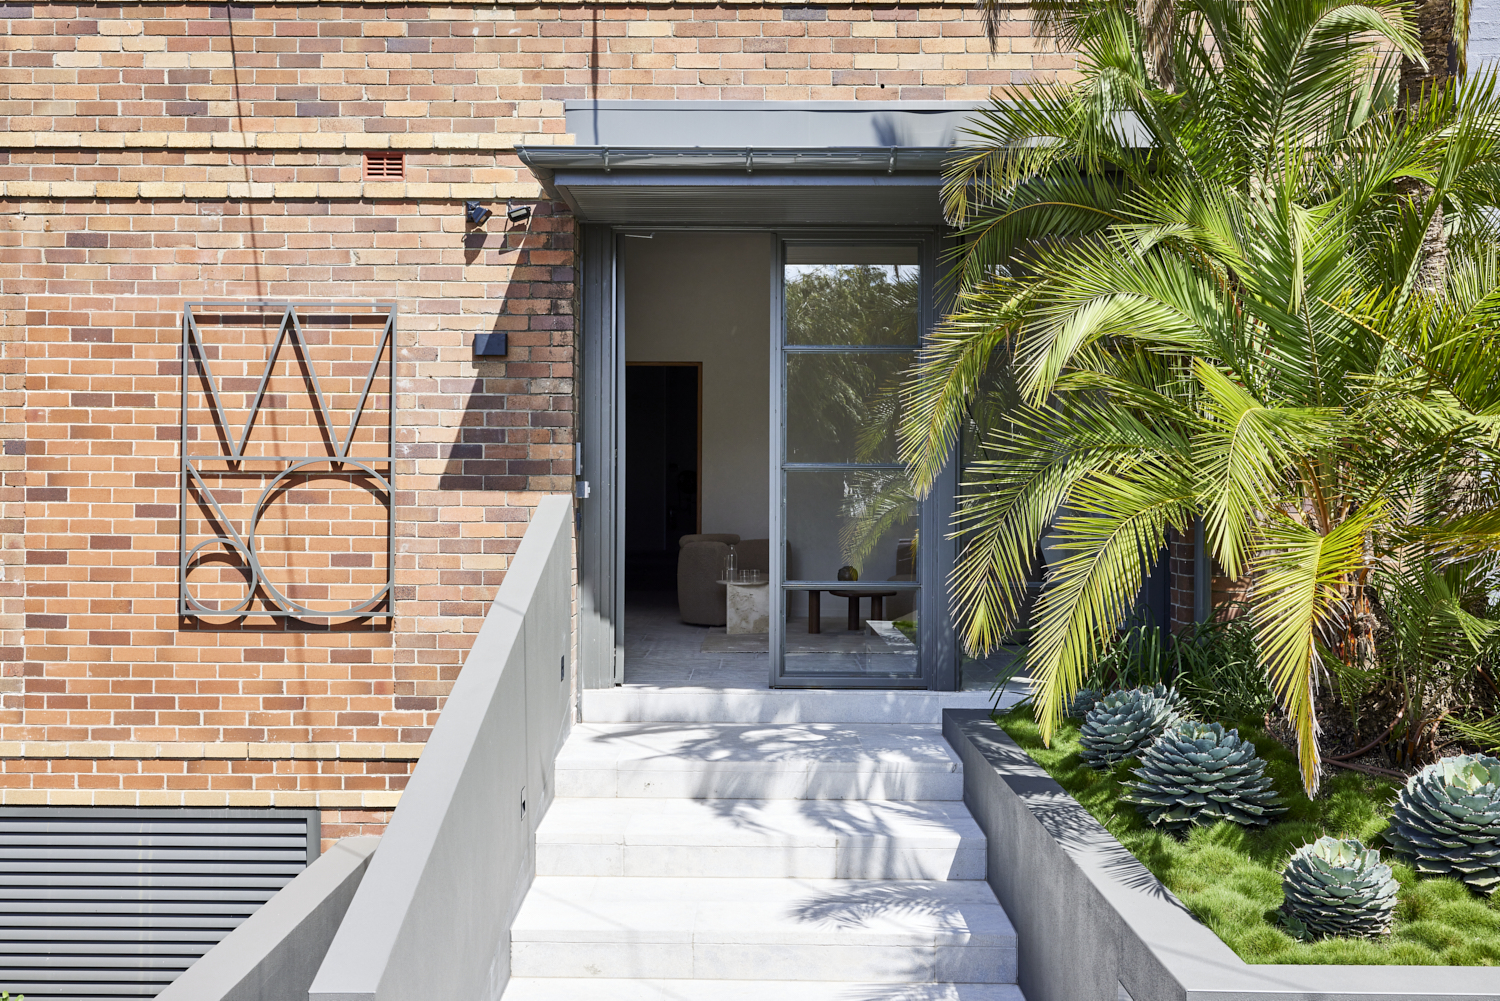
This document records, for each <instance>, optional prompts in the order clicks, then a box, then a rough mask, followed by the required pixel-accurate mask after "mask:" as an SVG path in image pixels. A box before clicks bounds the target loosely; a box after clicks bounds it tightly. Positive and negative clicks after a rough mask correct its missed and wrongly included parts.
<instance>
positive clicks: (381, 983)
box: [308, 496, 573, 1001]
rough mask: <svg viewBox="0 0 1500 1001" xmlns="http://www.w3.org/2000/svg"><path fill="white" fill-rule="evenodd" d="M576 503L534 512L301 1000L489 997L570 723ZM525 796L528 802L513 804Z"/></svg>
mask: <svg viewBox="0 0 1500 1001" xmlns="http://www.w3.org/2000/svg"><path fill="white" fill-rule="evenodd" d="M572 514H573V503H572V499H571V498H569V497H565V496H550V497H546V498H544V499H543V500H542V502H541V504H540V505H539V506H538V507H537V510H536V513H535V514H534V515H532V519H531V524H530V525H529V526H528V528H527V530H526V536H525V538H524V539H523V540H522V542H521V547H520V549H519V551H518V552H517V553H516V556H515V559H514V560H513V561H512V562H511V566H510V569H509V570H508V571H507V572H506V575H505V580H504V582H503V583H502V584H501V585H500V591H499V594H497V595H496V597H495V602H494V604H493V605H492V606H491V608H490V612H489V615H488V616H487V617H486V618H485V621H484V625H483V626H482V627H481V629H480V631H479V635H478V636H477V637H476V638H475V640H474V646H473V648H472V649H471V650H470V652H469V656H468V658H467V659H466V660H465V661H464V667H463V670H462V672H460V674H459V677H458V681H457V682H456V683H455V684H454V686H453V691H452V692H451V693H450V694H449V696H448V701H447V703H446V705H445V706H444V709H443V714H442V716H441V717H439V719H438V725H437V726H436V727H435V728H434V729H433V732H432V737H431V739H430V740H429V741H428V742H427V745H426V747H425V748H424V749H423V751H422V758H421V760H420V761H419V762H418V763H417V767H416V770H415V771H414V772H413V773H412V777H411V781H410V782H409V783H408V784H407V787H406V791H405V792H404V793H403V794H402V796H401V803H400V806H398V807H397V809H396V812H395V814H394V816H393V817H392V818H391V823H390V825H389V826H388V827H387V828H386V833H385V835H384V836H383V837H382V838H381V843H380V851H379V852H378V853H377V854H376V856H375V859H374V861H373V862H372V863H371V864H370V869H369V872H367V873H366V875H365V878H364V880H363V882H361V884H360V886H359V890H358V891H357V892H356V893H355V896H354V901H353V903H351V904H350V906H349V911H348V914H347V915H346V916H345V918H344V922H343V924H342V925H341V926H340V927H339V930H338V934H337V935H336V936H335V937H334V940H333V944H332V946H331V947H330V948H329V950H328V955H327V958H326V959H324V961H323V965H322V967H321V968H320V969H319V970H318V975H317V977H316V978H315V979H314V981H313V984H312V987H311V989H310V990H309V991H308V997H309V999H311V1001H377V999H378V1001H496V999H498V998H499V997H500V994H501V993H502V992H503V991H504V990H505V985H506V983H507V982H508V981H509V979H510V924H511V919H512V918H513V917H514V916H515V912H516V909H517V908H518V907H519V906H520V903H521V899H522V897H524V896H525V895H526V890H527V889H528V888H529V887H530V885H531V880H532V877H533V876H534V875H535V873H536V856H535V850H534V844H535V833H536V825H537V823H538V822H539V821H540V820H541V818H542V815H543V814H544V813H545V812H546V810H547V807H548V806H549V805H550V804H551V801H552V795H553V792H552V790H553V762H554V760H555V758H556V756H557V751H558V748H559V747H560V746H561V745H562V742H563V740H564V738H565V737H566V736H567V732H568V728H569V726H570V723H571V719H572V714H571V702H570V699H569V693H570V691H571V685H570V683H569V681H568V680H567V676H568V670H567V665H566V662H565V661H566V657H567V654H568V648H569V641H570V628H571V618H570V616H571V590H570V585H571V580H572V554H571V539H572V527H573V516H572ZM523 801H524V804H525V805H524V808H523Z"/></svg>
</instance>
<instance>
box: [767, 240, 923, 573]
mask: <svg viewBox="0 0 1500 1001" xmlns="http://www.w3.org/2000/svg"><path fill="white" fill-rule="evenodd" d="M785 287H786V292H785V295H786V309H787V343H788V344H789V345H828V346H832V347H846V348H851V349H854V350H851V351H848V352H829V353H817V354H794V355H791V356H789V357H788V358H787V382H786V386H787V432H786V434H787V460H788V461H789V462H794V463H795V462H834V463H895V462H896V461H897V456H896V437H895V435H896V428H897V425H898V424H899V421H900V409H899V400H900V396H899V388H900V382H901V377H902V374H903V372H904V371H905V369H906V368H907V367H908V366H909V365H910V364H911V361H912V355H911V353H908V352H900V353H867V352H861V351H859V350H858V349H859V348H861V347H869V346H882V347H884V346H891V347H894V346H898V345H911V346H913V347H915V345H916V342H917V338H918V333H917V304H918V288H919V286H918V270H917V268H915V267H902V266H897V265H833V266H829V265H819V266H812V267H792V266H789V267H788V268H787V280H786V286H785ZM841 479H842V487H843V489H842V494H843V496H842V497H841V498H840V499H839V501H838V503H837V516H838V518H839V521H840V524H839V526H838V532H837V535H838V548H839V550H840V552H841V553H842V559H843V561H844V562H846V563H848V564H849V565H851V566H854V567H856V568H858V569H859V570H860V571H861V574H863V573H864V569H865V567H864V564H865V562H866V560H868V559H869V558H870V557H871V556H872V554H875V553H876V551H877V550H879V551H880V552H881V556H882V557H886V556H889V557H892V558H893V557H894V552H895V546H896V540H897V537H898V535H899V534H900V532H901V529H902V527H903V526H904V525H905V524H906V523H907V522H909V521H910V520H911V519H912V518H913V517H914V516H915V515H916V510H917V506H916V505H917V502H916V498H915V496H914V495H913V493H912V490H911V486H910V483H909V481H908V479H907V477H906V474H905V472H904V470H901V469H870V470H848V471H846V472H845V473H844V474H843V475H842V477H841ZM830 485H831V484H830ZM825 510H827V509H825ZM799 513H800V512H799ZM808 513H811V512H808ZM827 513H828V514H833V511H831V510H829V511H827ZM831 527H832V526H830V528H831ZM887 549H889V550H890V552H889V553H886V552H885V550H887ZM877 562H879V563H885V562H888V560H886V559H878V560H877Z"/></svg>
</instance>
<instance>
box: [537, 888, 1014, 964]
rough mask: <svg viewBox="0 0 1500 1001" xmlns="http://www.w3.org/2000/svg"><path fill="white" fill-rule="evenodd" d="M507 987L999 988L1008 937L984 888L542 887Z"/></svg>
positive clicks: (1009, 956) (1009, 953)
mask: <svg viewBox="0 0 1500 1001" xmlns="http://www.w3.org/2000/svg"><path fill="white" fill-rule="evenodd" d="M511 975H512V976H516V977H561V978H586V979H592V978H595V977H600V978H610V979H632V980H633V979H638V978H645V979H661V980H761V981H772V980H774V981H797V980H808V981H835V980H837V981H870V982H874V983H904V984H933V983H994V984H1009V983H1015V980H1016V935H1015V930H1014V929H1013V928H1012V927H1011V924H1010V921H1009V919H1007V918H1006V916H1005V911H1004V910H1002V909H1001V907H1000V905H999V904H998V903H996V901H995V897H994V894H993V893H991V892H990V888H989V885H988V884H986V883H985V882H983V881H982V880H949V881H938V880H905V881H886V880H834V879H733V878H718V879H707V878H698V879H685V878H647V877H637V878H632V877H608V876H604V877H579V876H539V877H537V879H536V881H535V882H534V883H533V884H532V887H531V892H530V893H529V894H527V896H526V900H525V901H524V902H523V903H522V905H521V909H520V911H519V913H517V915H516V919H515V922H514V923H513V924H512V926H511ZM778 989H779V988H778Z"/></svg>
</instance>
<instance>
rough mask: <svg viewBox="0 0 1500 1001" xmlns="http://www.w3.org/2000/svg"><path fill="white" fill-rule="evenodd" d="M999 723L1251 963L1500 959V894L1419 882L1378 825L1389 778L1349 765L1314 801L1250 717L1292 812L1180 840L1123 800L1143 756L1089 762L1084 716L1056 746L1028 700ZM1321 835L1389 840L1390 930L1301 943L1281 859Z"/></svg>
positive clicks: (1288, 758) (1392, 788)
mask: <svg viewBox="0 0 1500 1001" xmlns="http://www.w3.org/2000/svg"><path fill="white" fill-rule="evenodd" d="M997 722H999V724H1000V725H1001V726H1002V727H1003V728H1004V729H1005V731H1006V732H1007V733H1009V734H1010V736H1011V738H1012V739H1014V740H1015V741H1016V743H1018V744H1020V745H1021V747H1023V748H1025V750H1026V752H1027V753H1028V754H1030V755H1031V756H1032V757H1033V758H1034V759H1036V761H1037V763H1038V764H1040V765H1041V766H1042V767H1043V768H1045V769H1046V770H1047V772H1048V774H1050V775H1051V776H1052V777H1053V778H1054V779H1056V780H1057V781H1058V782H1059V783H1060V784H1061V785H1062V787H1063V788H1064V789H1066V790H1068V792H1069V793H1071V794H1072V795H1073V796H1074V797H1075V798H1076V799H1077V800H1078V801H1079V802H1080V803H1082V804H1083V806H1084V808H1085V809H1087V810H1088V811H1089V813H1091V814H1093V815H1094V817H1095V819H1097V820H1098V821H1099V822H1100V823H1102V824H1103V825H1104V826H1105V827H1106V828H1108V829H1109V832H1110V833H1111V834H1113V835H1114V836H1115V837H1117V838H1119V839H1120V842H1121V843H1122V844H1124V846H1125V847H1126V848H1128V849H1129V850H1130V851H1131V853H1132V854H1134V855H1135V857H1136V858H1138V859H1140V860H1141V862H1143V863H1144V864H1145V866H1146V868H1147V869H1150V870H1151V872H1152V873H1153V874H1154V875H1155V876H1156V878H1157V879H1159V880H1161V881H1162V882H1163V883H1164V884H1166V886H1167V888H1168V889H1169V890H1171V891H1172V892H1173V893H1175V894H1176V895H1177V896H1178V898H1179V899H1180V900H1181V901H1182V902H1183V903H1184V904H1185V905H1187V907H1188V909H1189V910H1190V911H1192V912H1193V914H1194V915H1196V916H1197V918H1198V920H1200V921H1202V922H1203V923H1204V924H1206V925H1207V926H1208V927H1209V928H1211V929H1213V931H1214V933H1215V934H1217V935H1218V936H1219V937H1220V938H1221V939H1223V940H1224V942H1225V943H1226V944H1227V945H1228V946H1229V947H1230V948H1231V949H1233V950H1234V951H1235V952H1236V953H1237V954H1238V955H1239V957H1240V958H1241V959H1243V960H1244V961H1245V962H1247V963H1349V964H1381V963H1391V964H1413V965H1448V966H1495V965H1500V899H1493V898H1492V899H1489V900H1486V899H1485V898H1483V897H1480V896H1477V895H1476V894H1474V893H1471V892H1470V891H1469V889H1468V888H1467V887H1465V886H1464V885H1463V884H1462V883H1460V882H1459V881H1458V880H1455V879H1420V880H1419V879H1417V878H1416V873H1415V872H1413V870H1412V869H1411V868H1410V867H1409V866H1406V865H1401V864H1399V863H1396V862H1394V861H1393V860H1392V859H1391V858H1390V857H1389V856H1388V852H1387V851H1386V850H1385V849H1384V845H1383V843H1382V842H1381V840H1380V834H1381V832H1382V831H1384V830H1385V829H1386V827H1387V825H1388V816H1389V804H1390V802H1391V800H1392V799H1393V798H1394V797H1395V794H1396V791H1397V787H1396V785H1395V784H1394V783H1392V782H1387V781H1384V780H1381V779H1376V778H1371V777H1368V776H1365V775H1361V774H1359V773H1356V772H1349V771H1340V772H1339V773H1338V774H1336V775H1334V776H1333V777H1332V778H1331V779H1330V780H1328V781H1326V782H1325V783H1324V784H1323V791H1322V792H1321V793H1320V794H1319V796H1318V798H1317V799H1316V800H1309V799H1308V798H1307V797H1306V796H1304V795H1303V794H1302V792H1301V784H1300V781H1299V779H1298V772H1297V761H1296V758H1295V757H1294V756H1293V755H1292V753H1291V752H1290V751H1288V750H1287V749H1286V748H1285V747H1283V746H1282V745H1281V744H1280V743H1278V742H1277V741H1276V740H1274V739H1272V738H1270V737H1268V736H1266V735H1265V734H1264V733H1263V732H1261V731H1260V730H1258V729H1256V728H1255V727H1253V726H1248V725H1241V726H1240V727H1239V731H1240V735H1241V736H1242V737H1246V738H1248V739H1250V740H1253V741H1254V742H1255V746H1256V749H1257V750H1258V751H1259V753H1260V755H1261V757H1263V758H1265V759H1266V762H1267V769H1266V773H1267V774H1268V775H1270V776H1271V778H1272V780H1273V781H1274V782H1275V783H1276V789H1277V791H1278V792H1279V793H1281V796H1282V799H1283V800H1285V802H1286V805H1287V807H1288V810H1287V813H1286V814H1285V815H1283V817H1282V819H1281V820H1280V821H1279V822H1278V823H1275V824H1272V825H1271V826H1269V827H1267V828H1264V829H1259V830H1251V829H1248V828H1243V827H1239V826H1236V825H1234V824H1230V823H1228V822H1227V821H1224V822H1220V823H1219V824H1216V825H1215V826H1213V827H1206V828H1194V829H1193V830H1192V832H1191V833H1190V834H1189V835H1188V837H1187V838H1186V839H1185V840H1182V841H1179V840H1177V839H1175V838H1173V837H1172V836H1171V835H1169V834H1166V833H1165V832H1161V831H1156V830H1153V829H1151V828H1150V827H1148V826H1147V825H1146V823H1145V822H1144V821H1143V820H1141V818H1140V816H1139V815H1138V814H1137V813H1136V811H1135V807H1133V806H1132V805H1131V804H1129V803H1123V802H1121V801H1120V796H1121V794H1122V793H1123V792H1124V788H1123V787H1122V786H1121V784H1120V782H1121V780H1122V779H1128V778H1129V777H1130V773H1129V769H1130V767H1133V765H1134V763H1130V764H1128V765H1122V766H1121V767H1119V768H1117V769H1116V770H1115V771H1114V772H1109V773H1106V772H1096V771H1094V770H1093V769H1091V768H1089V767H1088V766H1087V765H1085V764H1084V763H1083V761H1082V759H1080V758H1079V756H1078V727H1077V726H1076V725H1074V724H1072V723H1068V724H1066V725H1065V726H1064V727H1063V728H1062V730H1061V731H1060V732H1059V733H1058V734H1057V735H1056V736H1055V737H1054V739H1053V741H1052V746H1051V747H1050V748H1047V747H1043V746H1042V742H1041V737H1040V736H1039V734H1038V731H1037V726H1036V723H1035V721H1033V719H1032V718H1031V714H1030V711H1029V709H1027V708H1019V709H1016V710H1013V711H1012V712H1011V713H1009V714H1007V715H1004V716H1000V717H998V718H997ZM1324 834H1331V835H1334V836H1335V837H1341V838H1359V839H1360V840H1361V841H1364V842H1365V844H1366V845H1369V846H1371V847H1380V848H1381V849H1382V851H1381V855H1382V858H1383V859H1384V861H1386V862H1388V863H1391V870H1392V871H1393V872H1394V874H1395V876H1396V881H1397V883H1399V884H1400V893H1399V896H1398V903H1397V907H1396V921H1395V926H1394V927H1393V929H1392V932H1391V935H1390V936H1389V937H1388V938H1386V939H1382V940H1376V941H1370V940H1363V939H1324V940H1323V941H1319V942H1299V941H1298V940H1297V939H1295V938H1293V937H1291V936H1290V935H1288V934H1287V933H1286V932H1284V931H1282V930H1281V929H1280V928H1279V927H1278V926H1277V925H1276V910H1277V908H1279V907H1280V906H1281V869H1282V867H1283V866H1284V865H1285V864H1286V860H1287V858H1288V857H1289V856H1290V855H1291V853H1292V851H1293V850H1295V849H1297V848H1300V847H1301V846H1302V845H1305V844H1308V843H1309V842H1312V841H1316V840H1317V839H1318V838H1319V837H1321V836H1322V835H1324ZM1496 896H1497V897H1500V894H1497V895H1496Z"/></svg>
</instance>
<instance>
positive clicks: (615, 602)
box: [575, 223, 959, 691]
mask: <svg viewBox="0 0 1500 1001" xmlns="http://www.w3.org/2000/svg"><path fill="white" fill-rule="evenodd" d="M580 230H581V233H580V236H581V240H580V252H581V261H580V265H581V267H580V277H581V283H580V296H581V299H582V301H581V303H580V305H579V317H580V320H581V323H582V330H581V331H580V337H579V339H578V341H577V342H576V343H577V352H578V357H577V358H576V364H577V372H578V373H579V376H580V379H581V382H580V387H579V388H580V391H579V393H578V395H577V399H578V408H579V413H578V414H577V422H578V423H577V427H578V429H579V436H578V443H577V445H576V446H575V447H576V449H577V455H578V460H577V463H576V464H575V472H576V473H577V475H578V483H577V494H578V496H579V498H580V499H579V500H578V501H577V502H576V503H577V504H578V516H577V517H578V527H579V534H578V557H577V560H578V571H579V572H578V654H579V677H580V684H581V685H582V687H583V688H586V689H588V688H609V687H612V686H614V685H619V684H623V683H624V654H625V648H624V629H623V622H622V616H623V614H624V607H625V578H624V567H625V552H624V546H625V522H624V519H625V505H624V481H623V470H624V468H625V411H624V406H625V397H624V373H625V350H624V336H625V334H624V326H625V315H624V287H623V286H624V283H623V281H622V280H621V272H620V266H619V265H620V254H619V250H620V242H621V239H622V236H621V234H622V233H627V232H634V233H646V232H662V233H665V232H718V233H733V232H741V233H743V232H753V233H768V234H770V235H771V237H772V238H773V251H772V255H771V269H772V274H771V329H770V330H768V331H767V334H768V337H767V345H768V355H769V359H768V360H769V364H770V365H771V368H772V382H771V400H770V401H769V403H770V406H769V408H768V409H769V410H770V420H771V441H772V447H771V452H770V456H769V461H770V469H769V470H768V475H770V476H771V480H770V483H771V484H772V489H771V490H770V504H771V511H770V526H769V531H768V535H769V538H771V539H773V540H775V539H779V538H780V537H781V525H782V518H783V512H782V508H783V506H784V503H785V502H784V498H783V496H782V491H781V489H780V484H781V449H782V447H783V440H782V436H781V427H780V421H781V419H782V402H781V401H782V397H783V393H784V389H785V387H784V385H783V376H782V374H781V367H782V353H781V343H782V339H783V337H784V330H783V329H782V328H783V325H784V316H783V312H782V286H781V283H782V270H781V268H782V254H783V251H782V246H783V242H784V241H785V240H786V239H788V238H790V239H794V240H798V241H807V240H825V241H827V242H849V243H855V242H858V243H878V242H885V243H893V242H898V243H908V244H917V245H919V247H920V248H921V249H920V251H919V258H918V260H919V262H920V267H921V268H922V274H923V280H922V298H921V308H920V312H919V316H918V324H919V328H920V330H921V331H922V333H923V337H924V339H925V336H926V332H928V331H930V330H932V328H933V325H934V324H935V322H936V319H937V316H938V302H937V296H938V295H939V294H940V292H941V290H942V289H943V288H944V287H945V286H944V285H943V284H942V283H941V282H940V278H941V273H940V268H941V267H943V266H944V262H943V261H942V254H941V251H942V250H943V249H946V244H947V243H948V242H950V241H949V240H948V238H946V237H944V236H943V235H942V234H941V232H940V231H939V230H937V229H934V228H932V227H889V226H885V227H878V228H877V227H866V226H842V227H831V226H826V225H824V226H808V227H797V226H779V227H771V226H715V225H712V224H696V225H685V224H681V223H677V224H671V225H664V226H648V225H640V224H631V225H620V226H614V225H607V224H602V223H584V224H581V225H580ZM954 467H955V462H954V460H953V458H952V457H951V456H950V458H949V461H948V462H947V463H946V464H945V465H944V468H943V471H942V473H941V474H940V475H939V476H938V478H937V480H936V481H935V482H934V484H933V488H932V491H931V493H930V494H929V495H928V498H927V500H925V501H924V502H923V503H922V509H921V514H920V516H919V519H918V530H919V532H920V537H921V538H922V540H923V541H922V543H921V545H920V546H919V547H918V550H917V561H918V572H917V578H918V581H919V583H920V587H921V589H920V591H919V595H920V598H919V602H920V604H919V609H920V612H919V615H920V621H921V622H922V627H921V628H922V633H921V643H920V650H921V653H920V657H921V665H922V670H921V675H920V677H919V678H913V679H912V681H911V682H910V683H908V684H892V683H891V682H890V681H889V680H887V679H870V681H865V680H864V679H847V680H848V681H850V682H856V683H854V684H846V683H845V680H846V679H827V678H819V679H808V680H807V681H805V682H804V681H796V682H793V683H790V684H789V683H787V682H785V681H781V682H779V683H778V682H777V681H776V679H775V676H776V672H777V667H778V665H777V654H776V651H779V649H780V642H781V635H780V631H781V629H782V624H781V620H780V616H779V615H775V614H773V615H772V616H771V629H772V633H771V635H770V636H769V637H768V638H769V640H770V642H771V644H772V646H771V650H772V654H771V672H772V675H771V681H772V684H771V687H773V688H774V687H780V688H866V689H869V688H875V689H886V690H892V689H906V690H910V689H914V688H915V689H929V690H936V691H951V690H953V689H955V688H956V687H957V682H958V670H959V665H958V659H957V657H956V656H955V648H954V636H953V626H952V623H951V621H950V619H949V617H948V577H949V574H950V573H951V572H952V570H953V564H954V559H955V556H956V554H957V545H956V543H955V542H954V541H953V540H951V539H949V538H948V534H949V532H950V531H951V528H950V526H951V519H952V515H953V512H954V510H955V505H956V485H957V473H956V471H955V468H954ZM770 549H771V553H770V563H771V584H770V587H771V589H772V594H774V595H778V596H779V594H780V592H781V587H782V584H783V580H784V578H783V574H784V571H785V567H784V566H783V565H782V564H783V562H784V552H783V551H782V548H781V547H780V546H779V545H772V546H771V547H770ZM778 600H779V597H778ZM773 611H774V609H773Z"/></svg>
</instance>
